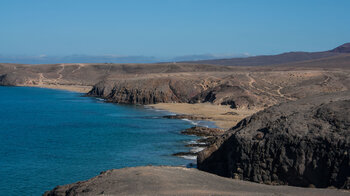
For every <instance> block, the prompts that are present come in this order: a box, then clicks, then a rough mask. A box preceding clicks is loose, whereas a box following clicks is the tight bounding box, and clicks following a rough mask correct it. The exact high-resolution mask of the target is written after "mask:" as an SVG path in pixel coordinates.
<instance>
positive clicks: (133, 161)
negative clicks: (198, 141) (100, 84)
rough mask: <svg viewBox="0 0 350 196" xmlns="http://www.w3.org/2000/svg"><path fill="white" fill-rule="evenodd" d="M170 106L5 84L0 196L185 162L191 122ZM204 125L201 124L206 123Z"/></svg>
mask: <svg viewBox="0 0 350 196" xmlns="http://www.w3.org/2000/svg"><path fill="white" fill-rule="evenodd" d="M166 114H169V112H166V111H156V110H152V109H147V108H144V107H143V106H128V105H117V104H111V103H104V102H103V101H101V100H100V99H97V98H91V97H83V96H82V94H79V93H73V92H68V91H61V90H51V89H41V88H30V87H0V195H41V194H42V193H44V191H46V190H49V189H52V188H54V187H55V186H56V185H63V184H68V183H73V182H76V181H81V180H87V179H88V178H91V177H93V176H96V175H98V174H99V173H100V172H101V171H104V170H108V169H113V168H123V167H130V166H140V165H187V164H189V163H191V162H194V161H193V160H187V159H183V158H179V157H174V156H171V154H172V153H176V152H180V151H188V150H189V149H187V148H186V147H184V145H185V144H186V143H187V142H190V141H191V140H194V139H195V138H194V137H192V136H185V135H181V134H180V131H181V130H183V129H185V128H189V127H191V126H193V125H192V124H191V122H188V121H184V120H174V119H164V118H162V116H163V115H166ZM202 123H204V122H202Z"/></svg>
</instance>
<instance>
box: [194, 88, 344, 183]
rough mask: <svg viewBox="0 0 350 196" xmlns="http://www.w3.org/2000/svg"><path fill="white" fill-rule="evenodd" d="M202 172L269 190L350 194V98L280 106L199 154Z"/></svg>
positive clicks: (328, 97)
mask: <svg viewBox="0 0 350 196" xmlns="http://www.w3.org/2000/svg"><path fill="white" fill-rule="evenodd" d="M198 168H199V169H200V170H203V171H207V172H211V173H214V174H217V175H220V176H225V177H230V178H235V179H242V180H249V181H253V182H258V183H265V184H284V185H293V186H303V187H319V188H326V187H336V188H342V189H350V93H349V92H342V93H333V94H326V95H322V96H313V97H308V98H304V99H299V100H297V101H291V102H287V103H282V104H278V105H275V106H272V107H270V108H267V109H265V110H263V111H260V112H258V113H256V114H254V115H252V116H250V117H247V118H245V119H243V120H242V121H240V122H239V123H238V124H237V125H236V126H234V127H233V128H231V129H230V130H228V131H227V132H226V133H225V134H224V135H222V136H221V137H219V138H218V139H217V140H216V142H215V143H214V144H213V145H211V146H210V147H208V148H206V149H205V150H204V151H202V152H200V153H199V156H198Z"/></svg>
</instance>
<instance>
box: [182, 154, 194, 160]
mask: <svg viewBox="0 0 350 196" xmlns="http://www.w3.org/2000/svg"><path fill="white" fill-rule="evenodd" d="M180 157H182V158H184V159H189V160H196V159H197V156H188V155H184V156H180Z"/></svg>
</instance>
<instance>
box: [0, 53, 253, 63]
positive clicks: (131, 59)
mask: <svg viewBox="0 0 350 196" xmlns="http://www.w3.org/2000/svg"><path fill="white" fill-rule="evenodd" d="M247 56H248V55H247V54H228V55H214V54H201V55H186V56H177V57H168V58H166V57H163V58H161V57H153V56H118V55H95V56H93V55H69V56H47V55H40V56H5V55H0V63H20V64H55V63H158V62H179V61H198V60H211V59H218V58H233V57H247Z"/></svg>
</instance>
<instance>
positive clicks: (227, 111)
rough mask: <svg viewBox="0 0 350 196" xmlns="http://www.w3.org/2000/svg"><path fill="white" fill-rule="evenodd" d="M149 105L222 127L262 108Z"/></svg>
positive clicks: (230, 125)
mask: <svg viewBox="0 0 350 196" xmlns="http://www.w3.org/2000/svg"><path fill="white" fill-rule="evenodd" d="M150 106H151V107H153V108H155V109H161V110H167V111H170V112H173V113H176V114H186V115H192V116H195V117H199V118H203V119H204V120H208V121H213V122H215V124H216V126H218V127H219V128H222V129H229V128H231V127H233V126H235V125H236V124H237V123H238V122H239V121H240V120H242V119H243V118H245V117H247V116H250V115H252V114H254V113H256V112H258V111H259V110H261V109H262V108H261V109H231V108H230V106H225V105H214V104H211V103H196V104H188V103H158V104H152V105H150Z"/></svg>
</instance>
